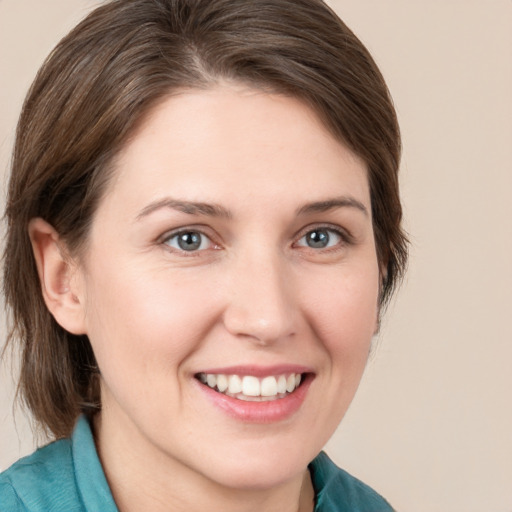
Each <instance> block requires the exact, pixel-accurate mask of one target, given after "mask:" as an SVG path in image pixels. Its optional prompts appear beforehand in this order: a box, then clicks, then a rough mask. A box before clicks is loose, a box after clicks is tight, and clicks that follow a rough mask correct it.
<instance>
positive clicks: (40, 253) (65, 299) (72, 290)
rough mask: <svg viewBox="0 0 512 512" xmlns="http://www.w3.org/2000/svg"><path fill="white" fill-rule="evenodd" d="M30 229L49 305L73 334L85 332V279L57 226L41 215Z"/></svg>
mask: <svg viewBox="0 0 512 512" xmlns="http://www.w3.org/2000/svg"><path fill="white" fill-rule="evenodd" d="M28 232H29V236H30V241H31V243H32V250H33V252H34V258H35V260H36V265H37V272H38V274H39V280H40V282H41V290H42V293H43V298H44V301H45V303H46V306H47V307H48V309H49V310H50V313H51V314H52V315H53V317H54V318H55V320H56V321H57V323H58V324H59V325H60V326H61V327H63V328H64V329H66V331H69V332H70V333H72V334H85V333H86V332H85V331H86V329H85V314H84V313H85V308H84V293H83V279H82V277H81V274H80V269H79V267H78V265H76V264H75V263H74V262H73V260H72V259H71V258H70V257H69V256H68V254H67V253H66V251H65V248H64V244H62V243H61V241H60V239H59V235H58V233H57V232H56V231H55V229H54V228H53V227H52V226H51V225H50V224H48V223H47V222H46V221H44V220H43V219H41V218H35V219H32V220H31V221H30V222H29V226H28Z"/></svg>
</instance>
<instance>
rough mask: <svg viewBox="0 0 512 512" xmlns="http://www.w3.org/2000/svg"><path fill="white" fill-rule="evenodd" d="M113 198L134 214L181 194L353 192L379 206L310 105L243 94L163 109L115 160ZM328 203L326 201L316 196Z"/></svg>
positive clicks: (218, 92)
mask: <svg viewBox="0 0 512 512" xmlns="http://www.w3.org/2000/svg"><path fill="white" fill-rule="evenodd" d="M109 189H110V190H109V191H108V192H107V194H106V197H105V200H106V202H107V203H108V202H109V196H110V199H113V198H114V197H115V196H118V197H120V196H122V197H123V201H124V203H125V205H126V206H129V205H132V204H133V205H135V204H139V206H140V203H141V202H142V201H148V200H153V201H154V200H156V199H158V196H159V195H166V194H171V195H172V196H174V197H178V198H181V197H183V198H186V199H189V200H215V201H219V200H220V201H229V202H230V203H232V204H233V205H236V203H238V204H239V205H240V206H243V205H244V204H248V199H249V198H252V199H254V198H257V197H260V198H265V199H266V201H267V202H270V203H272V201H274V204H275V201H278V202H279V204H282V205H283V206H284V204H285V203H286V201H287V200H290V201H292V202H293V200H297V201H299V200H301V198H304V197H306V196H309V197H308V199H309V200H316V199H322V198H324V197H325V196H331V197H332V196H336V195H339V194H343V193H347V192H350V193H351V194H352V195H355V196H357V199H358V200H360V201H361V202H364V203H366V204H368V205H369V190H368V180H367V172H366V166H365V164H364V163H363V161H362V160H361V159H360V158H359V157H358V156H356V155H355V154H354V153H353V152H352V151H350V150H349V149H348V148H347V147H346V146H345V145H343V144H342V143H341V142H340V141H338V140H336V139H335V138H334V137H333V136H332V135H331V134H330V132H329V131H328V130H327V128H326V127H325V126H324V125H323V123H322V122H321V121H320V120H319V118H318V117H317V115H316V114H315V112H314V111H313V110H312V109H310V108H309V107H308V106H306V105H305V104H304V103H302V102H301V101H299V100H297V99H295V98H291V97H288V96H283V95H276V94H268V93H265V92H262V91H258V90H254V89H250V88H243V87H239V86H219V87H216V88H213V89H210V90H200V91H198V90H191V91H183V92H181V93H179V94H176V95H173V96H169V97H168V98H165V99H164V100H163V101H161V102H160V103H159V104H158V105H157V106H156V107H155V108H154V109H153V110H152V111H151V112H150V113H149V115H148V116H147V117H146V118H145V120H144V122H143V123H141V125H140V126H139V127H138V129H137V131H136V132H135V133H134V134H133V136H132V137H131V138H130V140H129V142H128V143H127V144H126V146H125V147H124V148H123V150H122V151H121V152H120V154H119V156H118V158H117V159H116V162H115V174H114V180H113V182H112V183H111V185H110V187H109ZM312 195H313V196H314V195H318V196H319V197H318V198H317V197H311V196H312Z"/></svg>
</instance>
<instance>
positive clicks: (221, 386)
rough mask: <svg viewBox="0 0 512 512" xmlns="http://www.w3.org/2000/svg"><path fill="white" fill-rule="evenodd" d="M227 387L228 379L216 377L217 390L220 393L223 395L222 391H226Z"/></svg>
mask: <svg viewBox="0 0 512 512" xmlns="http://www.w3.org/2000/svg"><path fill="white" fill-rule="evenodd" d="M228 386H229V383H228V378H227V377H226V376H225V375H222V374H220V375H217V389H218V390H219V391H220V392H221V393H224V391H226V389H228Z"/></svg>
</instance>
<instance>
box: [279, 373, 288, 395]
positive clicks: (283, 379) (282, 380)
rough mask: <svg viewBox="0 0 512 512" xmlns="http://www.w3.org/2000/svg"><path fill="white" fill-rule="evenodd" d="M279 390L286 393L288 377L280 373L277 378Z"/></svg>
mask: <svg viewBox="0 0 512 512" xmlns="http://www.w3.org/2000/svg"><path fill="white" fill-rule="evenodd" d="M277 392H278V393H286V377H285V376H284V375H280V376H279V379H277Z"/></svg>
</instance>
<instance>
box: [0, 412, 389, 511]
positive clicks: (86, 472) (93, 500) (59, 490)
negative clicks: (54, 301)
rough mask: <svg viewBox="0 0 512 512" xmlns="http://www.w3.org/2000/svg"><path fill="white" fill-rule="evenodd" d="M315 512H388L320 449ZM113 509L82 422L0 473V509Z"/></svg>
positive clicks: (88, 432) (313, 465)
mask: <svg viewBox="0 0 512 512" xmlns="http://www.w3.org/2000/svg"><path fill="white" fill-rule="evenodd" d="M309 469H310V471H311V475H312V479H313V487H314V488H315V492H316V506H315V512H392V510H393V509H392V508H391V507H390V506H389V504H388V503H387V502H386V501H385V500H384V499H383V498H382V497H381V496H379V495H378V494H377V493H376V492H375V491H373V490H372V489H370V488H369V487H368V486H367V485H365V484H363V483H362V482H360V481H359V480H357V479H356V478H354V477H352V476H350V475H349V474H348V473H347V472H345V471H343V470H342V469H339V468H338V467H336V466H335V465H334V463H333V462H332V461H331V460H330V459H329V457H327V455H326V454H325V453H323V452H322V453H321V454H320V455H318V457H316V458H315V460H314V461H313V462H312V463H311V464H310V465H309ZM27 511H30V512H79V511H80V512H86V511H87V512H117V507H116V504H115V503H114V499H113V498H112V494H111V492H110V489H109V487H108V484H107V480H106V478H105V474H104V473H103V468H102V467H101V463H100V461H99V458H98V454H97V452H96V448H95V445H94V440H93V437H92V432H91V429H90V427H89V423H88V421H87V420H86V419H85V418H84V417H81V418H80V419H79V420H78V423H77V425H76V427H75V430H74V432H73V435H72V437H71V439H63V440H61V441H55V442H54V443H51V444H49V445H47V446H45V447H43V448H40V449H39V450H37V451H36V452H35V453H33V454H32V455H30V456H28V457H25V458H23V459H20V460H19V461H18V462H16V463H15V464H14V465H12V466H11V467H10V468H9V469H8V470H7V471H5V472H3V473H2V474H0V512H27Z"/></svg>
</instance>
